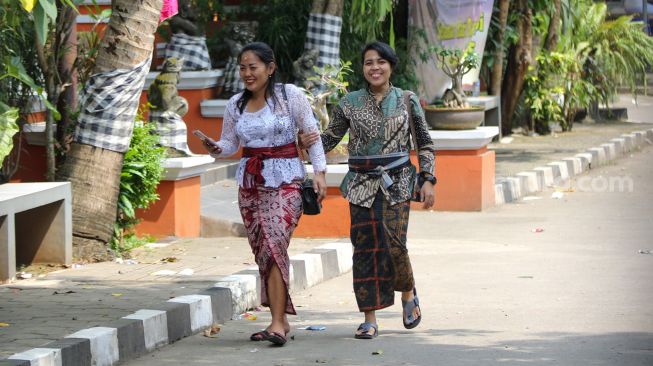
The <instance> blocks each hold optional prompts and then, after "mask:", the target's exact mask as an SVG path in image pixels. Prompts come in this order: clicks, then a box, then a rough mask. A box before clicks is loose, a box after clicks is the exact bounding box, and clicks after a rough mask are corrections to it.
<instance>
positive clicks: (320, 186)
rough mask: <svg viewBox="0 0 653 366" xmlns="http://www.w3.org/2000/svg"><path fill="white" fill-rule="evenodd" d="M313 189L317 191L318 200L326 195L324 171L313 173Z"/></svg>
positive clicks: (320, 200)
mask: <svg viewBox="0 0 653 366" xmlns="http://www.w3.org/2000/svg"><path fill="white" fill-rule="evenodd" d="M313 189H314V190H315V192H316V193H317V200H318V202H322V200H323V199H324V198H325V197H326V192H327V184H326V175H325V173H324V172H316V173H314V174H313Z"/></svg>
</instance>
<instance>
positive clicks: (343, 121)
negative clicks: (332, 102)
mask: <svg viewBox="0 0 653 366" xmlns="http://www.w3.org/2000/svg"><path fill="white" fill-rule="evenodd" d="M348 130H349V119H348V118H347V116H345V112H344V111H343V110H342V107H340V104H338V105H337V106H336V107H335V108H334V109H333V117H332V118H331V121H329V126H328V127H327V128H326V130H324V131H323V132H322V135H321V136H320V137H321V138H322V145H324V151H326V152H329V151H331V150H333V148H334V147H336V146H337V145H338V144H339V143H340V141H341V140H342V138H343V137H345V134H346V133H347V131H348Z"/></svg>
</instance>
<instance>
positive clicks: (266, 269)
mask: <svg viewBox="0 0 653 366" xmlns="http://www.w3.org/2000/svg"><path fill="white" fill-rule="evenodd" d="M300 192H301V187H300V185H299V183H289V184H284V185H282V186H280V187H278V188H271V187H264V186H262V185H257V186H255V187H253V188H243V187H241V188H240V189H239V191H238V205H239V207H240V214H241V215H242V217H243V222H244V224H245V228H246V229H247V237H248V239H249V245H250V246H251V247H252V252H253V253H254V258H255V260H256V264H258V268H259V273H260V275H261V304H262V305H263V306H270V301H269V300H268V294H267V278H268V276H269V274H270V269H271V268H272V264H273V263H276V264H277V266H278V267H279V270H280V271H281V276H282V277H283V282H284V283H285V285H286V290H289V282H290V258H289V257H288V245H289V244H290V237H291V235H292V232H293V231H294V230H295V227H296V226H297V223H298V222H299V218H300V216H301V215H302V198H301V193H300ZM286 313H287V314H293V315H295V314H297V313H296V312H295V307H294V306H293V304H292V300H291V299H290V294H288V298H287V300H286Z"/></svg>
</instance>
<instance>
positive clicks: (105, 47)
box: [60, 0, 163, 260]
mask: <svg viewBox="0 0 653 366" xmlns="http://www.w3.org/2000/svg"><path fill="white" fill-rule="evenodd" d="M111 5H112V6H111V7H112V15H111V20H110V21H109V24H108V26H107V30H106V34H105V37H104V39H103V40H102V43H101V44H100V50H99V52H98V56H97V62H96V65H95V68H94V70H93V73H98V72H106V71H110V70H114V69H134V68H135V67H136V66H137V65H138V64H140V63H142V62H143V61H145V60H147V59H148V58H150V56H151V54H152V48H153V46H154V32H155V31H156V28H157V26H158V22H159V16H160V13H161V8H162V6H163V0H113V1H112V4H111ZM137 97H138V96H137ZM81 107H82V108H84V106H83V105H82V106H81ZM122 162H123V153H122V152H116V151H111V150H107V149H103V148H99V147H94V146H90V145H84V144H81V143H77V142H75V143H73V144H72V146H71V150H70V152H69V153H68V157H67V159H66V162H65V163H64V166H63V167H62V169H61V175H60V177H61V178H62V179H64V180H69V181H70V182H71V183H72V188H73V245H74V255H75V256H76V257H77V258H79V259H82V260H104V259H107V258H109V252H108V248H107V243H108V242H109V240H111V237H112V236H113V226H114V223H115V220H116V213H117V200H118V192H119V186H120V171H121V169H122Z"/></svg>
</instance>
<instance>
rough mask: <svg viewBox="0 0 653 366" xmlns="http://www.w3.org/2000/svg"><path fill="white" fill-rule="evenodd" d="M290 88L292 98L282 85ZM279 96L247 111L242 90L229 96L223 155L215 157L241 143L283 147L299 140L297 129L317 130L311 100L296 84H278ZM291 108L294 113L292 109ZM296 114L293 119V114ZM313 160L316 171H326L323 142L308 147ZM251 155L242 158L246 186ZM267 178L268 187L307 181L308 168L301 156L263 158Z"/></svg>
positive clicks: (238, 177) (239, 176)
mask: <svg viewBox="0 0 653 366" xmlns="http://www.w3.org/2000/svg"><path fill="white" fill-rule="evenodd" d="M284 86H285V88H286V95H287V97H288V101H287V102H286V101H285V100H284V98H283V94H282V91H281V88H282V87H284ZM275 93H276V100H275V98H268V103H267V105H266V106H265V107H263V108H262V109H260V110H258V111H256V112H247V110H246V108H244V109H243V113H242V114H241V113H240V111H239V110H238V107H237V106H236V102H237V101H238V99H239V98H240V96H241V95H242V92H241V93H238V94H236V95H234V96H233V97H231V98H230V99H229V102H228V103H227V107H226V109H225V112H224V119H223V123H222V136H221V137H220V141H218V142H217V144H218V146H220V148H222V152H221V153H220V154H212V156H213V157H215V158H218V157H227V156H230V155H233V154H234V153H236V151H238V148H239V147H240V145H242V146H244V147H252V148H261V147H273V146H283V145H287V144H289V143H291V142H295V140H296V138H297V131H298V130H302V131H304V132H310V131H317V130H318V127H317V121H316V120H315V118H314V117H313V111H312V110H311V106H310V104H309V102H308V99H307V98H306V96H305V95H304V93H302V91H301V90H299V89H298V88H297V87H296V86H294V85H292V84H277V85H276V86H275ZM288 107H289V108H290V112H289V111H288ZM291 115H292V118H291V117H290V116H291ZM308 153H309V155H310V157H311V163H312V164H313V169H314V170H315V171H318V172H319V171H326V158H325V157H324V149H323V147H322V144H320V143H316V144H313V146H311V147H310V148H309V149H308ZM248 159H249V158H241V159H240V164H239V165H238V170H237V172H236V180H237V181H238V184H239V185H240V186H241V187H243V186H244V184H243V175H244V172H245V164H246V163H247V160H248ZM262 175H263V178H265V186H266V187H279V186H280V185H281V184H283V183H290V182H292V181H293V180H298V179H299V180H303V179H304V177H305V176H306V169H305V168H304V164H303V163H302V161H301V160H299V158H271V159H265V160H264V161H263V171H262Z"/></svg>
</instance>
